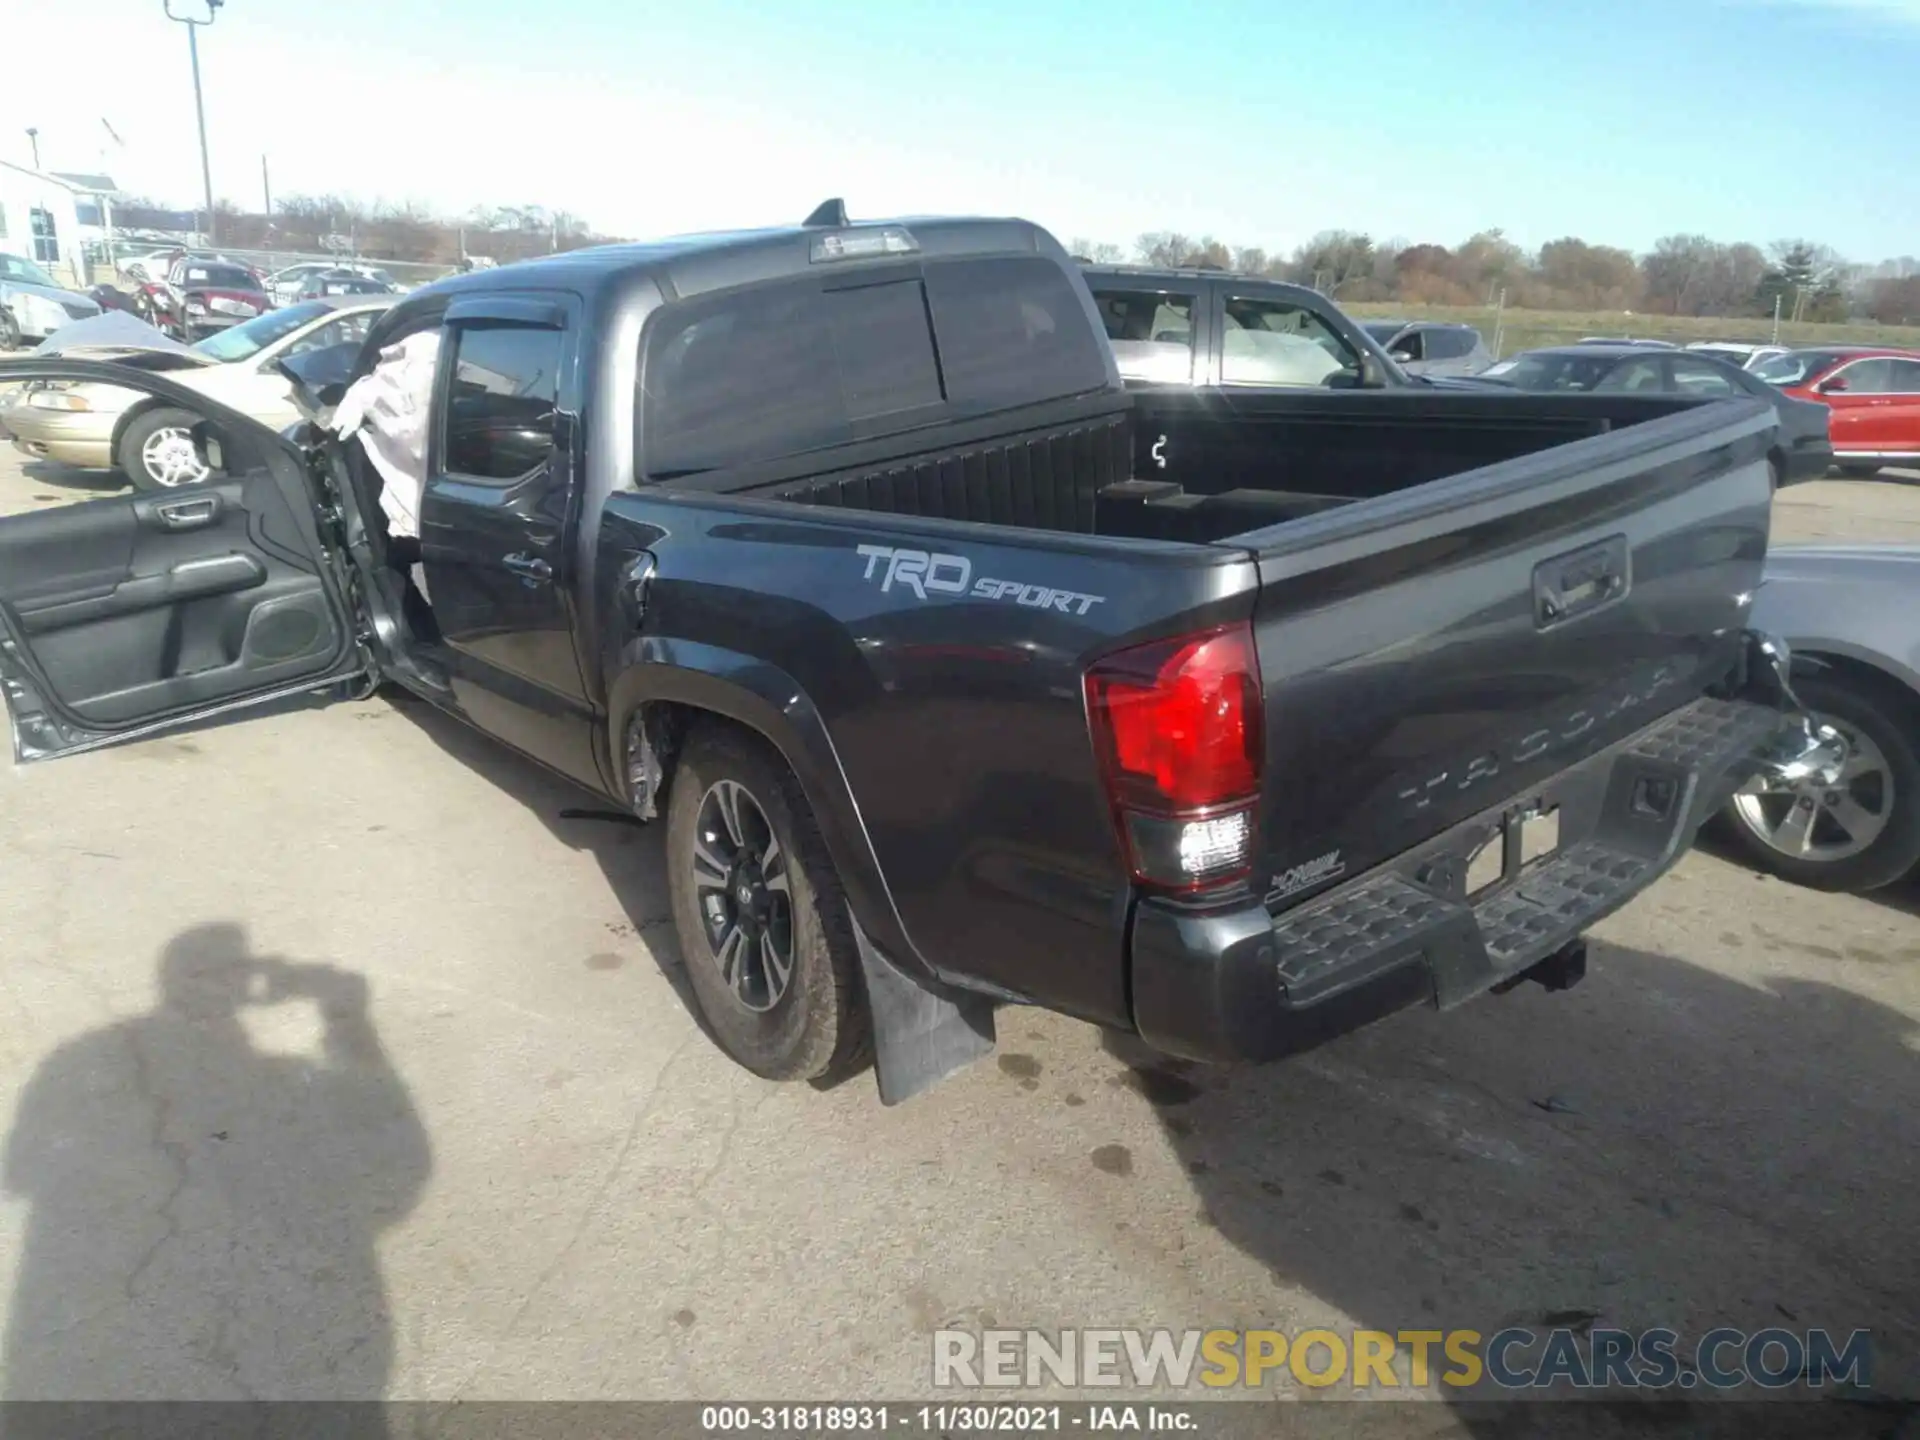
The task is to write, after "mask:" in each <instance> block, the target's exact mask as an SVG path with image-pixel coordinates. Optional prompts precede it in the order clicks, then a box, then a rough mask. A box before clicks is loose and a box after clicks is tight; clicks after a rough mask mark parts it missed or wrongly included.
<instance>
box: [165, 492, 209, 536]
mask: <svg viewBox="0 0 1920 1440" xmlns="http://www.w3.org/2000/svg"><path fill="white" fill-rule="evenodd" d="M153 513H154V514H155V515H157V516H158V517H159V518H160V523H161V524H162V525H164V526H165V527H166V528H167V529H169V530H198V529H200V528H201V527H202V526H206V525H211V524H212V523H213V522H214V521H215V520H216V519H218V518H219V516H220V497H219V496H217V495H201V496H197V497H195V498H194V499H192V500H167V501H163V502H161V503H160V504H158V505H155V506H154V507H153Z"/></svg>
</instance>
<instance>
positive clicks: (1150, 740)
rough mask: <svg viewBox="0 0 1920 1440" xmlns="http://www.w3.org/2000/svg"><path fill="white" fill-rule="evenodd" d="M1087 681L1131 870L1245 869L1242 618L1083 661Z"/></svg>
mask: <svg viewBox="0 0 1920 1440" xmlns="http://www.w3.org/2000/svg"><path fill="white" fill-rule="evenodd" d="M1086 689H1087V716H1088V719H1089V721H1090V723H1091V725H1092V729H1093V743H1094V748H1095V750H1096V751H1097V752H1098V754H1099V757H1100V763H1101V767H1102V770H1103V773H1104V774H1105V777H1106V781H1107V788H1108V792H1109V794H1110V797H1111V799H1112V801H1113V805H1114V809H1115V812H1116V815H1117V818H1118V820H1119V823H1120V832H1121V839H1122V843H1123V844H1124V845H1125V846H1126V849H1127V858H1128V863H1129V865H1130V867H1131V868H1132V870H1133V873H1134V876H1135V878H1136V879H1138V880H1141V881H1143V882H1145V883H1147V884H1151V885H1157V886H1161V887H1164V888H1169V889H1177V890H1194V889H1199V888H1202V887H1204V886H1209V885H1215V884H1219V883H1221V882H1223V881H1227V880H1232V879H1237V878H1238V877H1239V876H1241V875H1243V874H1245V873H1246V871H1247V869H1248V868H1249V866H1250V864H1251V861H1252V854H1253V845H1254V834H1253V813H1252V811H1253V802H1254V801H1255V800H1256V799H1257V798H1258V797H1259V793H1260V754H1261V729H1262V723H1261V705H1260V665H1259V661H1258V659H1257V658H1256V656H1255V653H1254V645H1253V631H1252V629H1251V627H1249V626H1247V625H1244V624H1243V625H1238V626H1234V627H1231V628H1228V629H1224V630H1213V631H1209V632H1207V633H1206V634H1203V635H1188V636H1180V637H1177V638H1174V639H1170V640H1156V641H1153V642H1152V643H1150V644H1146V645H1141V646H1137V647H1135V648H1133V649H1131V650H1122V651H1119V652H1118V653H1116V654H1113V655H1108V656H1105V657H1104V658H1102V659H1100V660H1098V661H1096V662H1095V663H1094V665H1093V666H1092V667H1091V668H1090V669H1089V670H1088V671H1087V678H1086Z"/></svg>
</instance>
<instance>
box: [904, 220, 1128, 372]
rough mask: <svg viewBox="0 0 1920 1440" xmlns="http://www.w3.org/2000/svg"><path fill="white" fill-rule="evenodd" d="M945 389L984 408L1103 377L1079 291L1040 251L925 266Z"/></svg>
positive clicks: (1102, 358)
mask: <svg viewBox="0 0 1920 1440" xmlns="http://www.w3.org/2000/svg"><path fill="white" fill-rule="evenodd" d="M927 290H928V296H929V298H930V299H931V300H932V302H933V324H934V329H935V331H936V332H937V333H938V334H939V337H940V360H941V364H942V366H943V367H944V369H945V372H946V380H947V397H948V399H949V400H951V401H952V402H953V403H954V405H955V406H956V407H959V408H962V409H966V410H989V409H993V408H994V407H996V406H1001V405H1028V404H1033V403H1036V402H1038V401H1042V400H1057V399H1060V398H1061V397H1063V396H1067V395H1081V394H1085V393H1086V392H1087V391H1089V390H1097V389H1099V388H1100V387H1101V386H1102V385H1104V384H1106V383H1107V358H1106V356H1105V355H1104V354H1102V353H1101V347H1100V343H1099V339H1098V337H1097V336H1096V335H1095V334H1094V332H1093V329H1092V327H1091V326H1089V325H1088V324H1087V315H1086V310H1085V309H1084V308H1083V307H1082V305H1081V302H1080V294H1079V292H1078V291H1077V290H1076V289H1075V288H1074V286H1073V284H1072V282H1071V281H1069V280H1068V278H1067V276H1066V273H1065V272H1064V271H1062V270H1061V269H1060V267H1059V266H1057V265H1055V264H1053V263H1051V262H1050V261H1048V260H1045V259H1042V258H1041V257H1039V256H1033V257H1030V258H1029V257H1024V256H1023V257H1020V258H1018V259H990V260H952V261H948V262H946V263H944V264H938V265H929V266H928V267H927Z"/></svg>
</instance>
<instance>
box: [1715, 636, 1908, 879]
mask: <svg viewBox="0 0 1920 1440" xmlns="http://www.w3.org/2000/svg"><path fill="white" fill-rule="evenodd" d="M1794 689H1795V690H1797V691H1798V692H1799V695H1800V698H1801V700H1802V701H1803V702H1804V703H1805V704H1806V706H1807V707H1808V709H1810V710H1811V711H1813V713H1814V715H1815V716H1816V717H1817V718H1818V719H1820V720H1822V721H1824V722H1825V723H1827V724H1829V725H1832V726H1833V727H1834V728H1835V729H1837V730H1839V731H1840V733H1841V734H1842V735H1845V736H1847V737H1848V738H1849V739H1850V740H1856V738H1857V748H1856V751H1855V755H1854V758H1853V759H1852V760H1851V761H1850V762H1849V764H1850V766H1851V767H1852V768H1853V769H1854V770H1855V772H1856V773H1854V774H1852V775H1850V776H1846V777H1843V784H1842V785H1841V786H1839V787H1835V788H1834V789H1830V790H1829V789H1821V788H1819V787H1811V786H1803V787H1801V788H1800V789H1799V790H1797V791H1779V792H1773V791H1768V792H1765V793H1763V794H1759V795H1745V794H1743V795H1741V796H1736V797H1735V798H1734V800H1733V801H1732V802H1730V803H1729V805H1728V807H1727V814H1726V820H1727V825H1726V828H1727V830H1728V832H1729V833H1730V834H1731V836H1732V838H1733V840H1734V843H1735V844H1737V845H1738V846H1739V847H1740V849H1741V850H1742V851H1743V852H1744V853H1745V854H1746V855H1747V857H1748V858H1749V859H1751V860H1752V861H1753V863H1754V864H1755V865H1756V866H1758V867H1759V868H1760V869H1762V870H1765V871H1767V872H1769V873H1771V874H1774V875H1778V876H1779V877H1780V878H1781V879H1783V880H1791V881H1793V882H1794V883H1795V884H1796V885H1805V886H1808V887H1809V888H1811V889H1815V890H1851V891H1860V890H1877V889H1879V888H1880V887H1881V886H1884V885H1891V884H1893V883H1895V882H1896V881H1898V880H1900V879H1902V878H1903V877H1905V876H1906V875H1907V874H1908V873H1910V872H1911V871H1912V870H1913V869H1914V867H1915V866H1916V865H1920V745H1917V744H1916V741H1917V740H1920V716H1915V715H1912V714H1909V713H1907V712H1906V711H1905V710H1904V709H1903V708H1902V707H1900V706H1899V705H1898V704H1897V703H1895V702H1892V701H1890V700H1889V699H1888V698H1887V697H1886V696H1884V695H1883V694H1881V693H1880V691H1879V690H1878V688H1877V687H1873V686H1870V685H1863V684H1862V683H1861V682H1859V681H1858V680H1855V679H1853V678H1851V677H1849V676H1846V675H1840V674H1834V673H1832V672H1828V673H1824V674H1821V675H1810V676H1807V677H1805V678H1798V677H1796V679H1795V680H1794ZM1869 766H1871V767H1872V769H1871V770H1869V769H1868V768H1866V767H1869ZM1835 794H1839V795H1842V796H1844V797H1845V803H1844V804H1843V805H1842V806H1840V807H1835V806H1832V805H1829V804H1827V803H1826V801H1827V799H1828V798H1829V797H1831V796H1833V795H1835ZM1808 799H1811V800H1812V801H1813V802H1814V812H1813V813H1814V817H1815V818H1814V820H1813V821H1812V827H1811V829H1810V830H1808V831H1807V842H1808V843H1807V845H1806V846H1805V848H1804V851H1803V852H1802V853H1791V839H1792V832H1789V833H1788V835H1787V837H1786V838H1787V841H1788V847H1789V848H1783V847H1782V845H1781V844H1780V843H1779V841H1778V840H1777V839H1774V840H1770V839H1769V838H1768V832H1769V831H1770V830H1771V831H1772V832H1773V833H1774V834H1775V835H1776V836H1778V835H1779V834H1780V831H1779V830H1778V829H1777V828H1775V827H1777V826H1778V824H1779V822H1780V821H1781V820H1783V819H1784V818H1785V817H1786V816H1787V815H1788V814H1789V811H1790V807H1791V806H1793V805H1797V804H1800V803H1801V802H1803V801H1805V800H1808ZM1805 813H1806V811H1805V808H1804V806H1803V807H1802V808H1801V810H1800V811H1799V814H1801V815H1803V816H1804V814H1805ZM1868 834H1871V838H1870V839H1868V840H1867V841H1866V843H1864V844H1862V843H1858V842H1859V841H1860V840H1861V839H1862V838H1863V837H1865V836H1867V835H1868ZM1842 837H1846V841H1847V842H1850V843H1842ZM1823 852H1824V853H1823Z"/></svg>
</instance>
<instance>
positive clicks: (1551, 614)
mask: <svg viewBox="0 0 1920 1440" xmlns="http://www.w3.org/2000/svg"><path fill="white" fill-rule="evenodd" d="M1627 556H1628V551H1627V537H1626V536H1625V535H1610V536H1608V537H1607V538H1606V539H1605V540H1602V541H1601V542H1600V543H1599V544H1597V545H1588V546H1586V547H1585V548H1583V549H1580V550H1574V551H1571V552H1569V553H1568V554H1565V555H1556V556H1554V557H1553V558H1552V559H1551V560H1542V561H1541V562H1540V563H1539V564H1538V565H1536V566H1534V567H1533V623H1534V625H1535V626H1536V627H1537V628H1539V629H1541V630H1547V629H1551V628H1552V627H1553V626H1555V625H1564V624H1565V623H1566V622H1567V621H1569V620H1572V619H1574V618H1576V617H1578V616H1581V615H1585V614H1588V613H1590V612H1592V611H1594V610H1598V609H1600V608H1601V607H1602V606H1605V605H1609V604H1611V603H1612V602H1613V601H1615V600H1618V599H1619V598H1620V597H1621V596H1622V595H1625V594H1626V593H1627V585H1628V583H1629V581H1630V579H1631V576H1630V575H1629V574H1628V570H1629V565H1628V560H1627Z"/></svg>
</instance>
